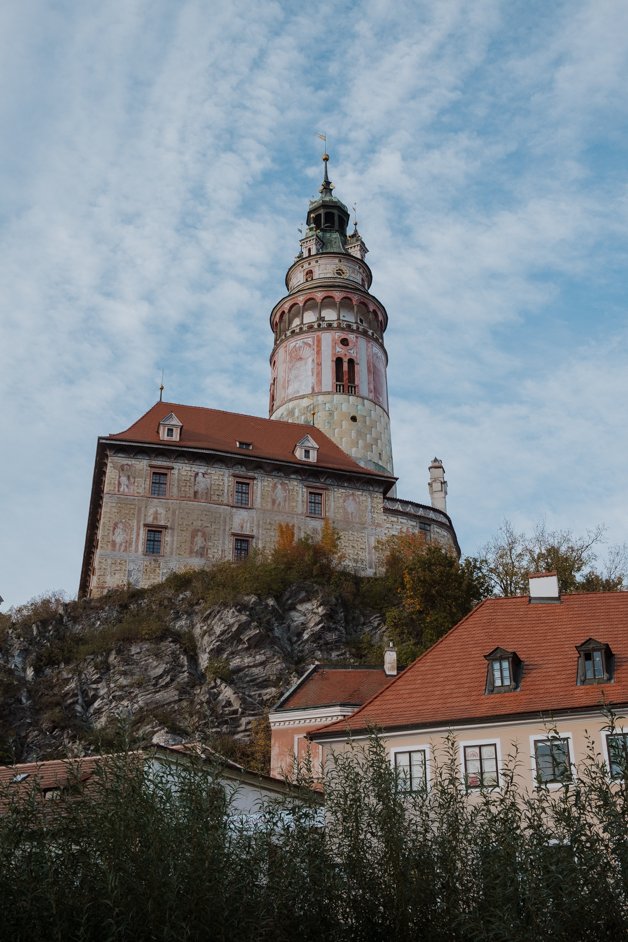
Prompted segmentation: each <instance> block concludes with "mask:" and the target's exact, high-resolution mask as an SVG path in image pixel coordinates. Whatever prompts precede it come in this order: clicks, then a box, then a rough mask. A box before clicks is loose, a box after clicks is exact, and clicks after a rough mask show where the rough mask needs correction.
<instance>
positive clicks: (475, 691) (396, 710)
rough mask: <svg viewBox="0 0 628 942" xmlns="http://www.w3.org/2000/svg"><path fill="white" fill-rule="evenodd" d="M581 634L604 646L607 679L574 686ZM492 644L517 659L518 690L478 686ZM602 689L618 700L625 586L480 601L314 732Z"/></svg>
mask: <svg viewBox="0 0 628 942" xmlns="http://www.w3.org/2000/svg"><path fill="white" fill-rule="evenodd" d="M590 637H593V638H595V639H596V640H597V641H600V642H602V643H606V644H609V645H610V647H611V650H612V652H613V654H614V672H613V678H612V681H611V682H609V683H606V684H593V685H582V686H578V685H577V683H576V671H577V664H578V653H577V651H576V645H578V644H581V643H582V642H583V641H586V639H587V638H590ZM496 647H500V648H504V649H506V650H508V651H514V652H516V653H517V655H518V656H519V657H520V658H521V660H522V662H523V673H522V676H521V683H520V686H519V689H518V690H515V691H512V692H510V691H509V692H505V693H492V694H487V693H485V688H486V671H487V662H486V661H485V659H484V655H486V654H488V653H489V652H490V651H492V650H493V649H494V648H496ZM602 697H604V698H605V700H606V702H608V703H616V704H625V703H628V592H591V593H583V594H579V595H565V596H562V598H561V600H560V602H539V603H530V602H529V601H528V598H527V597H525V598H510V599H487V600H486V601H484V602H482V603H481V604H480V605H478V607H477V608H476V609H474V610H473V612H471V613H470V614H469V615H467V616H466V618H464V619H463V620H462V621H461V622H459V623H458V624H457V625H456V626H455V627H454V628H452V629H451V631H450V632H448V634H446V635H445V636H444V637H443V638H441V639H440V641H438V642H437V643H436V644H435V645H434V646H433V647H432V648H430V650H429V651H426V652H425V654H423V655H422V656H421V657H420V658H419V659H418V660H416V661H415V662H414V663H413V664H411V665H410V667H408V668H407V669H406V670H405V671H404V672H403V673H402V674H400V675H399V676H398V677H397V678H396V679H395V680H394V681H393V683H391V684H390V685H389V686H388V687H386V688H385V689H384V690H382V692H381V693H379V694H376V695H375V696H374V697H372V698H371V700H369V701H368V702H367V703H365V704H364V705H363V706H362V707H361V709H359V710H357V711H356V712H355V713H354V714H353V715H352V716H350V717H347V718H346V719H343V720H339V721H338V722H336V723H331V724H329V725H328V726H325V727H323V728H322V729H321V730H320V731H317V732H316V734H314V736H315V738H318V736H319V734H321V733H322V734H323V735H330V736H331V735H332V734H334V735H336V736H337V735H338V734H339V733H340V734H342V733H344V731H345V730H365V729H367V728H369V727H370V726H377V727H380V728H382V729H387V728H394V727H415V726H416V727H420V726H428V725H441V724H442V725H445V724H451V725H454V724H455V723H456V722H458V721H460V722H464V721H470V720H476V719H477V720H486V719H496V718H498V717H500V718H501V717H507V716H513V715H517V714H538V713H541V712H542V713H558V712H560V711H562V710H570V709H578V708H587V707H588V708H595V707H598V706H599V705H600V704H601V702H602Z"/></svg>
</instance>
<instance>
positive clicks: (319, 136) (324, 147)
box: [316, 131, 327, 160]
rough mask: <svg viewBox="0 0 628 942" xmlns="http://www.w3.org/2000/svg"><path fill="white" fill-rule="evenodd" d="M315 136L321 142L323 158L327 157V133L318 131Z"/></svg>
mask: <svg viewBox="0 0 628 942" xmlns="http://www.w3.org/2000/svg"><path fill="white" fill-rule="evenodd" d="M316 136H317V138H318V139H319V140H321V141H322V142H323V160H324V159H325V157H327V135H326V134H322V133H321V132H320V131H318V132H317V134H316Z"/></svg>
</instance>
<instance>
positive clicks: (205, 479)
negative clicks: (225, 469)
mask: <svg viewBox="0 0 628 942" xmlns="http://www.w3.org/2000/svg"><path fill="white" fill-rule="evenodd" d="M194 499H195V500H208V499H209V475H208V474H207V473H206V472H205V471H197V472H196V474H195V475H194Z"/></svg>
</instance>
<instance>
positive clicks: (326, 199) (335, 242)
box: [306, 154, 349, 252]
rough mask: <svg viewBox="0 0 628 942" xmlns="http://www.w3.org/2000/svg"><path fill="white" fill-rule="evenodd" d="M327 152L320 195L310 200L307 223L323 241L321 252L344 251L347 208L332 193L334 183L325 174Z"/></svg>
mask: <svg viewBox="0 0 628 942" xmlns="http://www.w3.org/2000/svg"><path fill="white" fill-rule="evenodd" d="M328 160H329V155H328V154H323V163H324V165H325V175H324V177H323V182H322V184H321V187H320V194H321V195H320V196H319V197H318V199H315V200H312V201H311V203H310V205H309V207H308V211H307V220H306V221H307V225H308V228H309V229H314V230H315V231H316V234H317V236H318V237H319V239H320V240H321V242H322V243H323V252H344V251H345V242H346V238H347V225H348V223H349V210H348V209H347V207H346V206H345V204H344V203H342V202H341V201H340V200H339V199H338V198H337V197H335V196H334V194H333V189H334V185H333V183H332V182H331V181H330V179H329V176H328V175H327V162H328Z"/></svg>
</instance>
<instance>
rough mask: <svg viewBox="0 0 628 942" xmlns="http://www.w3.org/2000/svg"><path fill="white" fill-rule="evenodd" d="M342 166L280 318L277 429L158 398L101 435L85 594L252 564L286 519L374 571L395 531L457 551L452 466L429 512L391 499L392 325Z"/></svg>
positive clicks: (319, 202)
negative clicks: (345, 195)
mask: <svg viewBox="0 0 628 942" xmlns="http://www.w3.org/2000/svg"><path fill="white" fill-rule="evenodd" d="M328 159H329V158H328V156H327V155H326V154H325V155H324V157H323V161H324V178H323V182H322V185H321V187H320V195H319V196H318V198H317V199H315V200H313V201H312V202H311V203H310V205H309V208H308V212H307V218H306V223H307V225H306V229H305V232H304V235H303V238H302V239H301V242H300V251H299V254H298V255H297V257H296V259H295V261H294V262H293V264H292V265H291V266H290V268H289V269H288V272H287V274H286V288H287V291H288V293H287V295H286V296H285V297H284V298H282V299H281V301H279V302H278V303H277V304H276V305H275V307H274V308H273V310H272V312H271V315H270V325H271V328H272V331H273V334H274V345H273V349H272V353H271V358H270V362H271V383H270V409H269V415H270V418H268V419H264V418H260V417H258V416H250V415H240V414H238V413H234V412H224V411H220V410H217V409H210V408H205V407H203V406H190V405H182V404H180V403H172V402H162V401H159V402H156V403H155V405H153V406H152V407H151V408H150V409H149V410H148V412H146V413H145V414H144V415H143V416H141V418H139V419H138V420H137V421H136V422H134V423H133V425H131V426H130V427H129V428H128V429H127V430H126V431H124V432H119V433H118V434H114V435H108V436H104V437H101V438H99V439H98V444H97V449H96V462H95V468H94V477H93V483H92V492H91V499H90V507H89V516H88V523H87V536H86V542H85V553H84V557H83V569H82V573H81V583H80V587H79V595H81V596H86V595H88V596H90V595H94V596H95V595H102V594H103V593H104V592H106V591H108V590H109V589H112V588H118V587H121V586H126V585H129V584H130V585H134V586H138V587H144V586H149V585H151V584H153V583H155V582H159V581H160V580H162V579H164V578H165V577H166V576H168V575H169V574H170V573H171V572H174V571H178V570H183V569H189V568H192V567H200V566H206V565H208V564H211V563H212V562H217V561H219V560H224V559H243V558H246V557H247V556H248V555H249V553H251V552H252V550H253V549H255V548H257V549H270V548H272V547H273V546H274V545H275V543H276V540H277V533H278V526H279V524H286V523H288V524H291V525H292V526H293V527H294V531H295V536H296V537H297V538H299V537H303V536H306V535H309V536H311V537H312V538H313V539H317V538H318V537H319V536H320V533H321V530H322V527H323V523H324V521H325V520H329V521H330V522H331V523H332V524H333V526H334V527H335V528H336V530H337V531H338V534H339V537H340V546H341V551H342V553H343V557H344V560H345V565H347V566H350V567H351V568H353V569H355V570H356V571H357V572H360V573H363V574H367V575H368V574H373V573H375V572H376V571H377V567H378V555H379V554H378V551H377V546H378V543H379V542H380V541H381V540H382V539H383V538H385V537H387V536H389V535H391V534H394V533H400V532H403V531H408V530H410V531H413V532H416V531H421V532H423V534H424V535H425V537H426V539H428V540H432V541H434V542H437V543H438V544H439V545H441V546H444V547H448V548H450V549H452V550H453V551H454V552H456V553H458V554H459V552H460V551H459V547H458V542H457V538H456V533H455V530H454V528H453V525H452V523H451V520H450V518H449V517H448V515H447V512H446V491H447V485H446V482H445V476H444V468H443V465H442V463H441V462H440V461H438V459H434V461H433V462H432V463H431V465H430V468H429V473H430V479H429V484H428V488H429V495H430V498H431V500H430V505H426V504H421V503H416V502H414V501H409V500H401V499H399V498H397V497H396V496H391V495H394V493H395V483H396V479H395V477H394V474H393V456H392V446H391V437H390V418H389V406H388V387H387V380H386V371H387V363H388V357H387V354H386V348H385V346H384V332H385V330H386V327H387V324H388V315H387V313H386V309H385V307H384V306H383V304H382V303H381V302H380V301H378V300H377V298H376V297H374V295H372V294H371V293H370V288H371V282H372V273H371V269H370V268H369V266H368V265H367V264H366V262H365V260H364V259H365V256H366V254H367V251H368V250H367V248H366V245H365V244H364V241H363V239H362V237H361V235H360V233H359V232H358V229H357V225H355V226H354V228H353V231H352V232H351V233H349V234H348V231H347V230H348V227H349V218H350V217H349V211H348V210H347V207H346V206H345V205H344V203H342V202H341V201H340V200H339V199H337V197H335V196H334V193H333V189H334V188H333V184H332V183H331V182H330V180H329V177H328V170H327V166H328Z"/></svg>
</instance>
